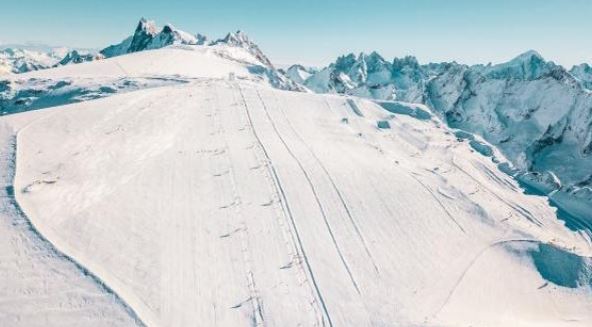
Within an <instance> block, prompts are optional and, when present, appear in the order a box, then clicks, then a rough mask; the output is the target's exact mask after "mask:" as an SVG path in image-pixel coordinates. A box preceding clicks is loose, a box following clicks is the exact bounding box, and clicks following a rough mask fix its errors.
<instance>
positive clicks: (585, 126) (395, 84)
mask: <svg viewBox="0 0 592 327" xmlns="http://www.w3.org/2000/svg"><path fill="white" fill-rule="evenodd" d="M288 70H290V69H288ZM589 74H590V69H589V66H587V65H581V66H577V67H574V68H573V69H572V70H571V71H567V70H565V69H564V68H563V67H561V66H559V65H556V64H554V63H553V62H550V61H546V60H545V59H544V58H543V57H542V56H541V55H540V54H539V53H537V52H535V51H528V52H526V53H524V54H521V55H520V56H518V57H516V58H514V59H512V60H510V61H509V62H506V63H502V64H498V65H474V66H467V65H461V64H457V63H454V62H453V63H441V64H428V65H420V64H419V63H418V62H417V60H416V59H415V58H413V57H405V58H402V59H399V58H396V59H394V60H393V61H392V62H387V61H385V60H384V59H383V58H382V57H381V56H379V55H378V54H376V53H372V54H370V55H366V54H360V55H359V56H355V55H353V54H350V55H348V56H342V57H339V58H337V60H336V61H335V63H333V64H331V65H329V66H328V67H326V68H324V69H322V70H320V71H319V72H318V73H315V74H313V75H311V76H309V77H307V78H306V79H305V80H304V81H303V82H300V83H301V84H303V85H304V86H306V87H307V88H309V89H311V90H313V91H315V92H320V93H343V94H350V95H357V96H362V97H367V98H372V99H377V100H392V99H396V100H400V101H406V102H416V103H423V104H426V105H428V106H429V107H430V108H431V110H433V111H434V112H435V113H437V114H438V115H440V117H442V118H443V119H444V120H445V121H446V122H447V124H448V125H449V126H451V127H454V128H460V129H463V130H466V131H469V132H472V133H476V134H478V135H481V136H482V137H484V138H485V139H486V140H487V141H489V142H491V143H492V144H494V145H496V146H498V147H499V148H500V149H501V150H502V152H503V153H504V155H506V156H507V157H508V158H509V159H510V160H511V162H512V163H513V164H514V165H515V166H516V167H517V168H518V169H520V170H521V171H522V172H523V173H524V172H531V173H535V174H543V175H548V174H552V175H553V176H556V177H557V178H558V179H559V180H560V181H561V183H560V185H561V187H556V188H552V189H548V188H545V187H543V188H539V191H541V192H542V193H544V194H549V193H550V192H549V191H551V192H554V191H559V192H558V193H553V194H552V198H553V199H554V201H555V202H556V203H555V204H557V205H558V206H560V207H562V208H563V209H567V210H568V211H570V212H571V213H572V214H574V215H577V216H580V217H582V218H584V219H585V220H586V221H588V222H590V223H592V215H590V212H592V191H591V190H592V189H591V187H592V170H590V168H589V167H592V155H591V152H592V109H591V108H592V95H591V93H590V92H589V91H588V90H587V89H586V87H587V84H586V83H587V81H588V80H589V78H590V77H589V76H590V75H589ZM528 176H531V177H532V176H533V175H527V176H525V178H524V179H523V180H524V181H525V182H528V181H530V179H529V178H528ZM532 185H535V186H536V185H540V184H538V183H534V184H531V186H532ZM573 199H577V201H575V202H574V201H572V200H573Z"/></svg>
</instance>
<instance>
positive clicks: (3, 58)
mask: <svg viewBox="0 0 592 327" xmlns="http://www.w3.org/2000/svg"><path fill="white" fill-rule="evenodd" d="M60 59H61V58H60V57H58V56H57V55H56V54H55V53H52V52H39V51H33V50H26V49H18V48H4V49H0V75H4V74H8V73H15V74H18V73H25V72H29V71H34V70H39V69H46V68H49V67H52V66H53V65H55V64H56V63H57V62H59V61H60Z"/></svg>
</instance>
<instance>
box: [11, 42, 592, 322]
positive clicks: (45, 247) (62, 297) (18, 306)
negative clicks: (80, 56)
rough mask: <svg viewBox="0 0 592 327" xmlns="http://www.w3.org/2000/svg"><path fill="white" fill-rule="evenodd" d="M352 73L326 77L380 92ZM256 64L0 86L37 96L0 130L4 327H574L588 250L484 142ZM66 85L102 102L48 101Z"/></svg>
mask: <svg viewBox="0 0 592 327" xmlns="http://www.w3.org/2000/svg"><path fill="white" fill-rule="evenodd" d="M373 58H374V59H371V58H370V56H368V58H364V62H365V64H364V65H360V66H358V67H357V68H356V69H353V70H352V69H346V67H345V66H343V65H340V66H339V67H340V69H343V70H342V71H341V72H342V73H343V74H344V75H345V74H352V75H353V74H354V73H355V74H357V75H354V76H358V77H357V78H365V79H370V80H372V81H374V82H376V83H380V82H379V81H381V79H384V76H383V75H381V74H380V72H382V68H380V67H381V66H382V65H383V62H382V61H381V60H379V57H378V56H373ZM354 59H356V60H357V57H356V58H354ZM345 62H348V59H344V61H343V63H345ZM405 62H406V63H409V64H413V61H412V60H406V61H405ZM262 67H267V66H266V65H265V64H264V63H263V62H261V61H260V59H258V58H257V57H256V56H255V55H253V54H252V53H251V51H250V50H249V48H248V47H246V48H245V47H242V46H236V45H235V44H234V45H232V44H226V43H224V44H223V43H217V44H216V45H212V46H187V45H172V46H169V47H165V48H162V49H155V50H153V51H138V52H134V53H129V54H125V55H121V56H117V57H114V58H107V59H104V60H97V61H91V62H86V63H83V64H79V65H66V66H60V67H57V68H52V69H46V70H41V71H35V72H30V73H26V74H19V75H14V76H12V79H10V80H9V81H10V85H11V86H10V87H11V88H12V91H11V92H24V91H23V89H22V87H23V85H29V86H33V85H37V86H39V85H44V86H43V87H44V89H43V90H48V93H45V95H43V94H42V93H43V92H39V91H33V90H41V88H38V89H30V90H29V92H28V94H29V96H30V97H38V98H37V100H34V101H35V102H36V103H37V105H38V106H39V107H41V106H42V105H43V104H45V107H44V108H45V110H30V107H29V109H26V110H27V111H26V112H20V113H15V114H11V115H5V116H2V117H0V121H1V122H0V148H1V149H2V151H1V152H0V153H1V154H2V156H1V157H0V158H1V159H2V160H0V170H1V171H2V172H4V173H3V174H2V175H1V176H0V181H2V182H3V183H4V185H5V186H4V187H2V188H0V192H4V193H3V196H2V197H0V200H1V201H4V202H3V204H2V206H0V209H1V210H0V217H2V218H3V219H1V220H0V236H2V237H0V240H4V241H2V242H0V251H1V254H2V260H1V261H0V271H3V272H4V275H3V278H0V290H5V291H0V306H1V308H2V309H1V312H2V314H3V318H2V320H3V323H4V324H6V325H10V326H35V325H37V326H38V325H43V326H47V325H50V326H51V325H53V326H59V325H64V323H65V322H67V321H73V322H75V323H79V322H81V321H83V322H84V323H88V324H89V325H98V326H136V325H139V326H144V325H145V326H191V325H204V326H214V325H218V326H315V325H316V326H323V325H324V326H376V325H395V326H428V327H432V326H434V327H435V326H466V325H476V326H504V325H506V326H540V325H541V324H549V325H552V326H588V325H590V324H591V323H592V310H590V308H591V307H592V302H591V300H590V299H592V293H591V291H590V290H591V286H592V280H591V276H590V271H591V270H592V259H590V256H592V245H591V244H592V243H591V239H590V237H589V235H587V234H585V233H578V232H575V231H572V230H570V229H569V228H567V227H566V226H564V223H563V222H562V221H561V220H558V219H557V217H556V210H555V209H554V208H552V207H550V206H549V205H548V203H547V201H546V199H545V198H544V197H537V196H530V195H526V194H524V193H523V192H522V190H521V188H520V187H519V185H518V183H517V181H516V180H515V179H514V178H513V177H512V176H510V175H508V174H506V173H505V172H504V170H503V168H502V167H506V166H507V164H508V163H507V162H506V160H505V159H504V157H503V155H502V154H501V153H500V152H499V151H498V150H497V149H496V148H495V147H494V146H491V145H490V144H488V143H487V142H486V141H484V140H483V139H482V138H480V137H478V136H474V135H471V134H470V133H467V132H463V131H461V130H457V129H452V128H450V127H447V126H446V124H445V122H444V121H443V120H442V119H440V118H439V117H438V116H437V115H435V114H433V113H431V112H430V109H429V108H428V107H426V106H424V105H419V104H408V103H403V102H398V101H392V100H389V101H380V102H376V101H370V100H365V99H363V98H358V97H343V96H334V95H325V94H313V93H307V92H290V91H287V90H281V89H278V88H275V87H273V86H274V84H273V83H272V82H271V81H270V80H269V79H268V77H267V76H268V75H267V74H265V73H263V74H259V72H262V70H261V69H263V68H262ZM364 67H365V68H364ZM368 71H370V73H367V72H368ZM402 71H406V70H404V69H402ZM401 75H405V76H413V75H412V74H408V73H407V72H406V73H405V74H401ZM406 78H407V77H406ZM409 79H410V80H411V79H412V78H411V77H409ZM350 80H351V81H352V83H353V82H354V81H355V82H357V81H359V79H358V80H357V79H355V78H350ZM45 81H53V82H54V83H60V82H62V83H61V84H60V85H59V86H58V85H55V84H52V85H54V86H52V87H48V86H47V84H43V83H46V82H45ZM382 81H383V82H384V80H382ZM34 82H35V83H38V84H32V83H34ZM66 82H67V83H66ZM18 83H22V84H18ZM83 85H86V89H93V90H95V91H96V92H103V94H102V95H101V96H100V98H98V97H97V98H92V97H90V95H89V94H88V93H87V94H86V96H88V97H87V98H86V101H83V102H80V103H71V102H65V103H62V104H65V105H60V103H57V100H59V98H58V95H59V94H61V95H62V96H64V97H66V96H67V94H68V92H71V91H72V90H73V89H75V88H81V87H82V86H83ZM18 87H21V89H18ZM101 89H102V90H101ZM19 90H20V91H19ZM50 95H51V96H53V97H51V96H50ZM18 99H19V100H20V99H24V98H18ZM52 99H53V101H54V102H52ZM23 110H25V109H23ZM500 168H502V169H500ZM540 180H541V181H546V179H543V178H541V179H540ZM31 226H33V227H31ZM558 263H560V264H558ZM15 298H16V299H18V301H14V299H15ZM56 303H59V306H56Z"/></svg>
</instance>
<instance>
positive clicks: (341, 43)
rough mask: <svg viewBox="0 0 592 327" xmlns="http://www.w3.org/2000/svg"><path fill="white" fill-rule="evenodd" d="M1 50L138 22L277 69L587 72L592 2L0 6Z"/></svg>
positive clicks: (75, 40) (95, 41)
mask: <svg viewBox="0 0 592 327" xmlns="http://www.w3.org/2000/svg"><path fill="white" fill-rule="evenodd" d="M1 7H2V10H1V11H0V30H1V31H2V33H0V42H2V43H23V42H27V41H29V42H43V43H47V44H53V45H67V46H77V47H95V48H102V47H104V46H107V45H109V44H111V43H115V42H118V41H120V40H121V39H123V38H125V37H126V36H128V35H129V34H131V33H132V32H133V29H134V28H135V25H136V23H137V20H138V19H139V18H140V17H142V16H144V17H147V18H149V19H153V20H156V22H157V24H159V25H161V26H162V25H163V24H165V23H172V24H173V25H175V26H176V27H178V28H180V29H182V30H185V31H187V32H192V33H196V32H200V33H202V34H206V35H208V37H210V38H217V37H221V36H223V35H224V34H225V33H226V32H228V31H233V30H237V29H241V30H244V31H246V32H247V33H248V34H249V35H250V36H251V38H252V39H254V40H255V41H256V42H257V43H258V44H259V45H260V47H261V48H262V49H263V51H264V52H265V53H267V54H268V55H269V57H271V58H272V60H273V61H275V62H276V63H278V64H287V63H292V62H302V63H304V64H314V65H321V64H326V63H328V62H329V61H331V60H333V59H334V58H335V57H336V56H337V55H340V54H343V53H348V52H355V53H357V52H360V51H367V52H369V51H372V50H377V51H378V52H379V53H381V54H382V55H383V56H385V57H387V58H388V59H391V58H392V57H395V56H404V55H407V54H413V55H415V56H417V57H418V58H419V59H420V61H421V62H428V61H448V60H457V61H459V62H463V63H469V64H471V63H486V62H490V61H492V62H500V61H504V60H507V59H510V58H512V57H513V56H515V55H517V54H519V53H521V52H523V51H525V50H528V49H535V50H537V51H539V52H540V53H541V54H542V55H543V56H544V57H545V58H547V59H550V60H553V61H556V62H558V63H561V64H563V65H566V66H570V65H572V64H574V63H580V62H592V42H591V39H592V37H591V36H592V19H590V15H591V14H592V0H489V1H487V0H472V1H470V0H405V1H403V0H390V1H387V0H367V1H362V0H358V1H348V0H326V1H322V0H316V1H315V0H290V1H280V0H244V1H230V0H215V1H200V0H197V1H196V0H193V1H191V0H168V1H167V0H158V1H140V0H101V1H91V0H85V1H84V0H83V1H77V0H53V1H48V0H2V6H1Z"/></svg>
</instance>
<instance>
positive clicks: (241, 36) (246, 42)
mask: <svg viewBox="0 0 592 327" xmlns="http://www.w3.org/2000/svg"><path fill="white" fill-rule="evenodd" d="M211 44H212V45H217V44H226V45H229V46H232V47H239V48H243V49H246V50H248V51H249V53H251V54H252V55H253V56H255V58H257V60H259V61H261V63H262V64H264V65H265V66H267V67H271V68H273V64H272V63H271V61H270V60H269V58H267V56H265V55H264V54H263V51H261V49H259V46H257V44H255V43H254V42H252V41H251V40H250V39H249V37H248V36H247V34H246V33H244V32H242V31H240V30H238V31H236V32H234V33H228V34H226V36H225V37H224V38H222V39H218V40H216V41H214V42H212V43H211Z"/></svg>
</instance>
